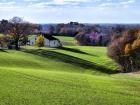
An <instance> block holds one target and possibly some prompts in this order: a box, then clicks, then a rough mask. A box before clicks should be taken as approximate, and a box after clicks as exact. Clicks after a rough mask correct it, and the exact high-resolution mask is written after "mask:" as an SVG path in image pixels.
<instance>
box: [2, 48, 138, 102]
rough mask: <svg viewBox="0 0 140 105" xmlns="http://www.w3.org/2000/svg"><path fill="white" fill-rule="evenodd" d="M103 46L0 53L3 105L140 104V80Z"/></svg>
mask: <svg viewBox="0 0 140 105" xmlns="http://www.w3.org/2000/svg"><path fill="white" fill-rule="evenodd" d="M116 68H117V66H116V64H114V63H113V62H112V60H110V59H109V58H108V57H107V56H106V48H104V47H86V46H65V47H64V48H62V49H56V48H41V49H38V48H33V47H26V49H23V50H21V51H14V50H0V84H1V85H0V105H140V85H139V84H140V77H139V75H133V74H121V73H117V72H116V71H115V69H116Z"/></svg>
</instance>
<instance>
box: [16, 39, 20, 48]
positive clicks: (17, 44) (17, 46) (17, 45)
mask: <svg viewBox="0 0 140 105" xmlns="http://www.w3.org/2000/svg"><path fill="white" fill-rule="evenodd" d="M18 42H19V40H18V39H17V40H15V49H16V50H19V49H20V47H19V43H18Z"/></svg>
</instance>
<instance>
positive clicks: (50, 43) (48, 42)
mask: <svg viewBox="0 0 140 105" xmlns="http://www.w3.org/2000/svg"><path fill="white" fill-rule="evenodd" d="M37 38H38V35H32V36H31V37H29V42H28V44H29V45H31V46H35V44H36V40H37ZM44 41H45V44H44V46H46V47H61V46H62V44H61V42H60V40H59V39H57V38H55V37H53V36H51V35H47V36H45V37H44Z"/></svg>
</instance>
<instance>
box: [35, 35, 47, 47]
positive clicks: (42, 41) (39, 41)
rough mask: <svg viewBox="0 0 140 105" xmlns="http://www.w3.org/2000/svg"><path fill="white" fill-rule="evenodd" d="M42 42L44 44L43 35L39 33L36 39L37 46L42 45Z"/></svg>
mask: <svg viewBox="0 0 140 105" xmlns="http://www.w3.org/2000/svg"><path fill="white" fill-rule="evenodd" d="M44 44H45V40H44V36H43V35H39V36H38V38H37V40H36V45H37V46H38V47H43V46H44Z"/></svg>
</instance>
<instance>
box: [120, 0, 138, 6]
mask: <svg viewBox="0 0 140 105" xmlns="http://www.w3.org/2000/svg"><path fill="white" fill-rule="evenodd" d="M132 3H135V0H128V1H122V2H120V4H124V5H126V4H132Z"/></svg>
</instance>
